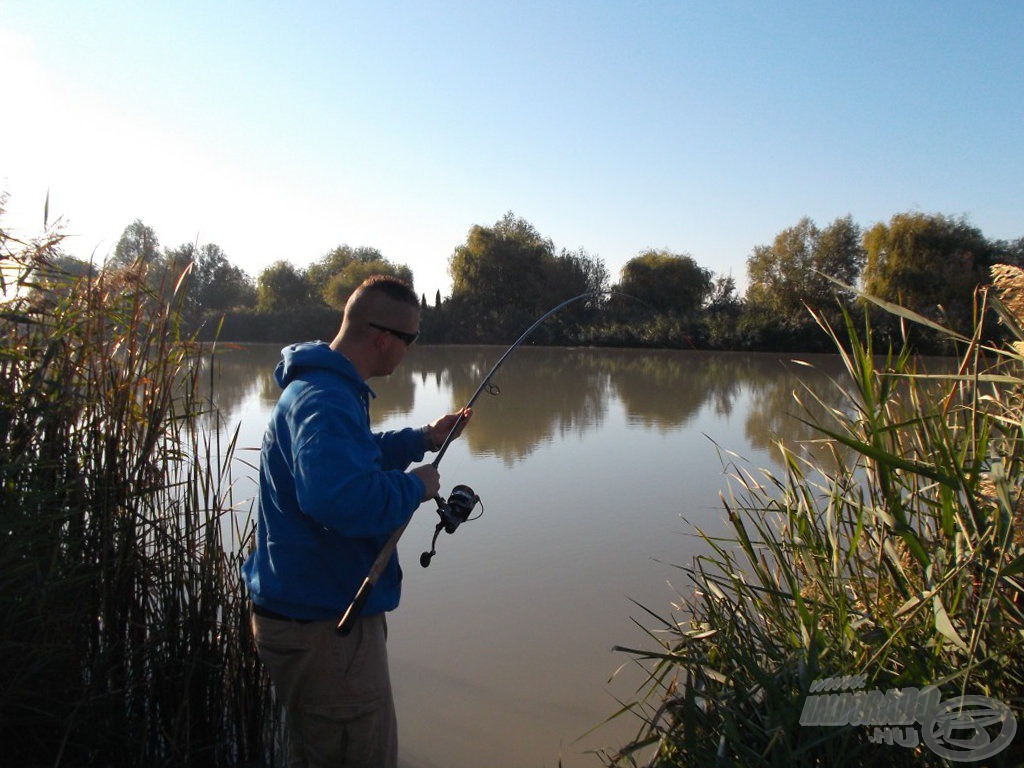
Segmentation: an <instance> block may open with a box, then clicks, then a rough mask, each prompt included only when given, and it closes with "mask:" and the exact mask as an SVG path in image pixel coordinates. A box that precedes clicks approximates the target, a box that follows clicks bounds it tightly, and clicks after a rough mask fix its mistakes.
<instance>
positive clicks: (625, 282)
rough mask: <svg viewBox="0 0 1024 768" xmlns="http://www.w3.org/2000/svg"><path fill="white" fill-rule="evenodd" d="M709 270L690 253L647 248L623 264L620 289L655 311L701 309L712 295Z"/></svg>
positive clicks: (688, 312) (672, 312) (679, 312)
mask: <svg viewBox="0 0 1024 768" xmlns="http://www.w3.org/2000/svg"><path fill="white" fill-rule="evenodd" d="M712 289H713V283H712V272H711V271H710V270H708V269H705V268H704V267H702V266H700V265H699V264H698V263H697V262H696V260H695V259H694V258H693V257H692V256H690V255H689V254H677V253H671V252H669V251H665V250H649V251H644V252H642V253H640V254H639V255H637V256H634V257H633V258H632V259H630V260H629V261H628V262H626V265H625V266H624V267H623V268H622V273H621V277H620V280H619V290H621V291H622V292H623V293H627V294H629V295H630V296H635V297H636V298H638V299H640V300H641V301H643V302H646V303H647V304H650V305H651V306H652V307H654V308H655V309H656V310H657V311H659V312H663V313H667V314H670V315H675V316H677V317H682V316H686V315H693V314H695V313H696V312H697V311H698V310H700V309H701V308H702V307H703V306H704V304H705V303H706V302H707V300H708V298H709V297H710V296H711V293H712Z"/></svg>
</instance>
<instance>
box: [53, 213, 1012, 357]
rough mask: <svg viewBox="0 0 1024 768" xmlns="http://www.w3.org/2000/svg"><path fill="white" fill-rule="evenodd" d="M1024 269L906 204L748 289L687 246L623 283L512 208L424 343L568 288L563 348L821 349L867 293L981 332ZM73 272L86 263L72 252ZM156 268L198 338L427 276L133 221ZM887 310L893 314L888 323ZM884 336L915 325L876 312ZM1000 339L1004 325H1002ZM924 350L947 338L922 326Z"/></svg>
mask: <svg viewBox="0 0 1024 768" xmlns="http://www.w3.org/2000/svg"><path fill="white" fill-rule="evenodd" d="M996 263H1009V264H1014V265H1018V266H1024V237H1021V238H1018V239H1016V240H1010V241H1007V240H990V239H988V238H986V237H985V236H984V235H983V234H982V232H981V231H980V230H979V229H978V228H977V227H975V226H973V225H972V224H971V223H970V222H969V221H967V220H966V219H965V218H963V217H954V216H947V215H943V214H926V213H920V212H905V213H898V214H895V215H894V216H892V218H891V219H890V220H889V221H888V222H879V223H877V224H874V225H873V226H871V227H869V228H866V229H865V228H862V227H861V226H860V225H858V224H857V223H856V222H855V221H854V220H853V218H852V217H851V216H845V217H840V218H837V219H835V220H834V221H832V222H831V223H829V224H827V225H825V226H823V227H821V226H819V225H817V224H816V223H815V222H814V221H813V220H811V219H810V218H807V217H804V218H802V219H800V221H798V222H797V223H796V224H794V225H793V226H791V227H788V228H786V229H783V230H782V231H780V232H779V233H778V234H777V235H776V237H775V238H774V240H773V241H772V242H771V243H767V244H761V245H756V246H754V248H753V249H752V251H751V253H750V254H749V256H748V257H747V260H746V270H747V274H746V277H747V288H746V291H745V292H744V293H743V294H740V293H739V291H738V290H737V283H736V280H735V278H734V277H733V276H732V275H731V274H717V275H716V274H714V273H713V272H712V271H711V270H709V269H707V268H706V267H703V266H701V265H700V264H699V263H698V262H697V260H696V259H694V257H693V256H691V255H690V254H688V253H673V252H671V251H668V250H647V251H643V252H641V253H639V254H638V255H636V256H635V257H633V258H631V259H630V260H629V261H628V262H627V263H626V264H625V266H624V267H623V268H622V270H621V271H620V273H619V275H618V276H617V277H618V279H617V280H616V281H613V279H612V275H611V274H610V273H609V271H608V269H607V267H606V266H605V264H604V261H603V260H602V259H601V258H599V257H598V256H595V255H592V254H590V253H588V252H587V251H586V250H584V249H582V248H580V249H578V250H568V249H565V248H562V249H560V250H559V249H556V247H555V245H554V243H553V242H552V241H551V239H550V238H546V237H544V236H543V235H542V234H541V233H540V232H538V231H537V230H536V228H535V227H534V226H533V225H532V224H530V223H529V222H528V221H526V220H524V219H522V218H519V217H517V216H515V215H514V214H513V213H511V212H509V213H507V214H506V215H505V216H504V217H503V218H501V219H500V220H498V221H497V222H495V223H494V224H493V225H490V226H483V225H476V226H473V227H472V228H471V229H470V231H469V233H468V235H467V237H466V241H465V242H464V243H462V244H460V245H458V246H456V247H455V249H454V251H453V253H452V255H451V256H450V258H449V263H448V272H449V276H450V277H451V286H452V287H451V294H450V295H449V296H446V297H442V296H441V293H440V291H438V292H437V293H436V294H435V296H434V297H432V301H428V298H427V296H426V295H421V303H422V310H423V319H422V331H423V332H422V340H423V342H424V343H503V342H507V341H509V340H511V339H513V338H515V337H516V336H517V335H518V333H520V332H521V331H522V330H523V329H524V328H525V327H526V326H528V325H529V323H530V322H532V320H534V319H535V318H536V317H538V316H539V315H540V314H542V313H543V312H544V311H545V310H547V309H549V308H551V307H552V306H554V305H555V304H557V303H559V302H561V301H563V300H564V299H566V298H569V297H571V296H575V295H577V294H582V293H590V292H593V293H602V298H600V299H595V300H593V301H588V302H579V303H578V304H577V305H573V306H571V307H569V308H567V310H566V311H565V312H563V313H560V314H559V315H557V316H555V317H554V318H552V321H551V322H549V323H547V324H546V325H545V326H544V327H542V328H541V329H539V330H538V334H537V341H538V342H542V343H550V344H570V345H599V346H642V347H668V348H701V349H721V350H772V351H783V350H785V351H815V350H819V349H820V350H825V349H826V348H827V347H828V341H827V339H825V338H824V336H823V335H822V334H820V333H819V331H818V328H817V323H816V321H815V319H814V317H813V316H812V312H814V313H818V314H819V315H821V316H824V317H825V318H826V319H829V320H830V321H834V320H835V319H836V318H837V317H839V316H840V315H841V313H842V312H844V311H865V310H867V309H869V305H867V304H865V303H864V302H863V301H862V300H859V299H858V298H857V296H856V293H855V292H854V291H851V290H849V289H860V290H862V291H863V292H864V293H867V294H870V295H872V296H874V297H877V298H878V299H880V300H882V301H887V302H891V303H897V304H899V305H901V306H903V307H906V308H907V309H910V310H912V311H914V312H917V313H919V314H921V315H923V316H925V317H927V318H928V319H930V320H934V321H935V322H937V323H939V324H942V325H945V326H947V327H950V328H953V329H954V330H967V329H969V328H970V327H971V325H972V321H973V318H974V314H975V312H976V308H975V289H976V288H977V287H978V286H979V285H982V284H985V283H987V282H988V280H989V277H988V271H989V269H990V268H991V266H992V265H993V264H996ZM63 266H64V268H65V270H66V271H67V272H68V273H71V274H74V275H80V274H83V273H84V272H85V271H86V270H87V269H88V268H89V265H87V264H85V263H83V262H80V261H78V260H76V259H73V258H70V257H66V258H65V259H64V260H63ZM128 267H134V268H139V267H142V268H145V269H147V270H148V272H149V274H150V276H151V277H150V280H151V281H162V282H164V283H172V284H173V285H175V286H176V287H177V288H178V289H179V290H180V292H181V295H182V298H181V307H182V311H183V314H184V316H185V317H186V319H187V322H188V323H189V324H190V325H191V327H192V328H194V329H196V330H197V331H198V332H199V334H200V336H201V337H208V338H209V337H212V336H213V335H218V336H219V338H222V339H227V340H234V341H277V342H287V341H295V340H300V339H303V338H314V337H320V338H322V337H324V336H326V335H329V334H332V333H333V332H334V331H335V330H336V327H337V324H338V319H339V314H338V313H339V311H340V310H341V309H342V308H343V307H344V305H345V301H346V300H347V298H348V296H349V295H350V294H351V292H352V291H353V290H354V289H355V287H356V286H358V285H359V283H361V282H362V281H363V279H365V278H366V277H367V276H369V275H371V274H380V273H383V274H391V275H395V276H397V277H399V278H401V279H403V280H405V281H407V282H408V283H410V284H414V276H413V273H412V270H411V269H410V268H409V267H408V266H407V265H404V264H399V263H396V262H393V261H391V260H389V259H386V258H385V257H384V256H383V255H382V254H381V253H380V251H379V250H377V249H376V248H372V247H367V246H362V247H351V246H349V245H339V246H337V247H335V248H333V249H332V250H330V251H328V252H327V253H326V254H324V255H323V256H321V257H320V258H319V259H317V260H315V261H313V262H312V263H310V264H308V265H306V266H299V265H296V264H294V263H293V262H291V261H287V260H280V261H277V262H275V263H273V264H271V265H270V266H269V267H267V268H266V269H264V270H263V271H262V272H261V273H260V274H259V275H258V276H257V277H255V278H254V277H252V276H251V275H249V274H248V273H246V272H245V271H244V270H242V269H241V268H240V267H238V266H237V265H234V264H232V263H231V262H230V260H229V259H228V257H227V255H226V254H225V253H224V252H223V250H222V249H221V248H220V247H219V246H217V245H215V244H212V243H211V244H206V245H203V246H198V245H195V244H184V245H180V246H178V247H176V248H172V249H163V250H161V248H160V245H159V241H158V238H157V235H156V233H155V232H154V231H153V230H152V229H151V228H150V227H148V226H147V225H146V224H144V223H143V222H142V221H140V220H136V221H135V222H133V223H132V224H130V225H129V226H128V227H127V228H126V229H125V230H124V233H123V234H122V236H121V238H120V240H119V241H118V243H117V245H116V247H115V249H114V252H113V254H112V256H111V258H110V259H109V261H108V263H107V264H106V265H104V268H105V269H124V268H128ZM887 317H888V318H889V319H888V320H886V318H887ZM876 322H878V323H879V324H880V325H878V326H877V327H876V331H877V332H878V333H879V334H880V335H881V336H882V337H883V338H884V336H885V335H886V334H887V333H889V334H893V335H894V336H895V335H897V334H900V333H902V332H904V329H902V328H900V327H899V322H898V319H893V318H892V316H890V315H885V314H882V313H879V315H878V317H877V318H876ZM992 332H993V333H995V332H996V329H992ZM917 333H918V337H919V338H918V344H919V347H920V348H921V349H922V351H941V350H930V349H929V345H930V344H931V343H932V342H933V341H934V339H931V338H929V337H928V336H927V335H926V333H927V332H926V331H917Z"/></svg>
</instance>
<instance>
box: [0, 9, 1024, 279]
mask: <svg viewBox="0 0 1024 768" xmlns="http://www.w3.org/2000/svg"><path fill="white" fill-rule="evenodd" d="M0 49H2V50H3V61H4V65H3V75H2V76H0V82H2V83H3V87H2V91H0V92H2V93H3V99H4V110H3V116H2V117H0V188H3V189H5V190H6V191H7V192H8V193H9V194H10V199H9V201H8V215H7V216H6V218H5V219H4V221H6V225H7V226H8V227H13V228H15V229H17V230H18V231H25V229H31V228H33V227H36V226H37V225H38V224H39V223H40V222H41V219H42V210H43V201H44V198H45V195H46V192H47V190H49V192H50V201H51V202H50V207H51V214H53V213H58V214H61V215H63V216H64V218H65V220H66V222H67V231H68V232H69V233H70V234H71V235H73V237H72V238H71V240H70V241H69V250H71V251H72V252H74V253H75V254H76V255H80V256H84V257H87V256H89V255H90V254H91V253H95V254H97V255H98V256H100V257H102V256H105V255H106V254H107V253H109V252H110V251H111V250H112V248H113V245H114V244H115V243H116V241H117V238H118V237H119V235H120V233H121V231H122V230H123V229H124V227H125V226H127V225H128V224H129V223H131V221H132V220H134V219H136V218H140V219H142V220H143V221H144V222H145V223H146V224H148V225H150V226H151V227H153V228H154V229H155V230H156V232H157V235H158V236H159V238H160V242H161V245H163V246H167V247H174V246H177V245H180V244H181V243H184V242H193V241H198V242H200V243H206V242H213V243H216V244H218V245H220V246H221V247H222V248H223V249H224V250H225V252H226V253H227V255H228V257H229V258H230V259H231V260H232V261H233V262H235V263H237V264H239V265H240V266H242V267H243V268H245V269H246V270H247V271H249V272H250V273H251V274H253V275H256V274H257V273H258V272H259V271H260V270H261V269H263V268H264V267H266V266H267V265H269V264H270V263H272V262H273V261H275V260H277V259H289V260H291V261H292V262H294V263H295V264H297V265H300V266H303V265H306V264H308V263H309V262H311V261H313V260H315V259H316V258H318V257H320V256H321V255H323V254H324V253H325V252H327V251H328V250H330V249H331V248H332V247H334V246H335V245H339V244H342V243H347V244H349V245H352V246H359V245H369V246H373V247H376V248H378V249H380V251H381V252H382V253H383V254H384V256H385V257H387V258H389V259H391V260H393V261H396V262H400V263H405V264H408V265H409V266H410V267H411V268H412V269H413V272H414V275H415V278H416V289H417V290H418V291H420V292H423V293H426V294H427V295H428V297H430V298H431V299H432V297H433V294H434V291H435V290H438V289H440V290H441V292H442V293H443V294H447V292H448V290H449V278H448V274H447V264H448V258H449V256H450V255H451V253H452V251H453V250H454V248H455V247H456V246H457V245H459V244H461V243H463V242H464V241H465V238H466V234H467V232H468V231H469V229H470V228H471V227H472V226H473V225H474V224H483V225H491V224H493V223H494V222H495V221H497V220H498V219H499V218H501V217H502V215H504V213H505V212H506V211H509V210H511V211H513V212H514V213H515V214H516V215H518V216H521V217H522V218H525V219H526V220H528V221H530V222H531V223H532V224H533V225H534V226H535V227H536V228H537V229H538V230H539V231H540V233H541V234H542V235H544V236H546V237H549V238H551V239H552V240H553V241H554V243H555V246H556V248H559V249H561V248H568V249H573V250H574V249H577V248H584V249H586V250H587V251H588V252H589V253H590V254H592V255H596V256H599V257H601V258H602V259H603V260H604V261H605V263H606V265H607V266H608V268H609V269H610V271H611V272H612V274H613V276H616V275H617V273H618V270H619V269H620V268H621V267H622V265H623V264H624V263H625V262H626V261H627V260H628V259H629V258H631V257H632V256H635V255H636V254H637V253H638V252H640V251H641V250H644V249H646V248H666V249H669V250H671V251H673V252H677V253H684V252H685V253H689V254H690V255H692V256H693V257H694V258H695V259H696V260H697V261H698V263H700V264H701V265H702V266H705V267H707V268H708V269H711V270H712V271H714V272H715V273H731V274H732V275H733V276H734V277H736V278H737V280H738V281H739V282H740V283H741V285H743V284H745V275H746V259H747V256H748V255H749V254H750V252H751V250H752V248H753V247H754V246H755V245H758V244H761V243H768V242H770V241H771V240H772V238H773V237H774V236H775V235H776V234H777V233H778V232H779V231H780V230H782V229H785V228H786V227H789V226H792V225H793V224H795V223H796V222H797V221H798V220H799V219H800V218H801V217H802V216H810V217H811V218H812V219H814V220H815V221H816V222H817V223H818V224H819V225H824V224H827V223H828V222H830V221H832V220H833V219H834V218H836V217H837V216H844V215H846V214H848V213H849V214H852V216H853V218H854V219H855V220H856V221H857V222H858V223H860V224H861V225H863V226H870V225H871V224H874V223H875V222H877V221H887V220H888V219H889V218H890V217H891V216H892V215H893V214H894V213H897V212H901V211H907V210H916V211H924V212H927V213H932V212H938V213H944V214H950V215H956V216H960V215H964V216H966V217H968V218H969V219H970V220H971V221H972V222H973V223H974V224H975V225H976V226H978V227H979V228H980V229H981V230H982V232H983V233H984V234H985V235H986V236H988V237H990V238H1005V239H1010V238H1017V237H1020V236H1022V235H1024V216H1022V213H1024V141H1022V138H1024V131H1022V125H1024V108H1022V100H1024V2H1017V1H1016V0H1004V1H1003V2H986V1H984V0H981V1H979V0H975V1H974V2H943V1H942V0H932V1H930V2H902V1H901V0H897V1H895V2H894V1H893V0H889V1H888V2H844V3H839V2H820V1H818V2H770V3H768V2H704V3H696V2H682V1H680V2H640V1H639V0H633V1H631V2H600V1H599V0H591V1H590V2H571V3H563V2H555V1H554V0H545V1H544V2H514V3H513V2H465V3H446V2H416V3H414V2H386V1H382V2H365V0H364V1H362V2H342V1H341V0H338V1H337V2H325V1H318V2H295V3H284V2H273V3H272V2H258V1H253V0H247V1H246V2H212V1H210V0H207V2H201V3H200V2H191V1H179V2H173V3H169V2H107V1H104V0H92V1H91V2H74V1H73V0H66V1H65V2H52V1H48V0H14V1H11V0H0Z"/></svg>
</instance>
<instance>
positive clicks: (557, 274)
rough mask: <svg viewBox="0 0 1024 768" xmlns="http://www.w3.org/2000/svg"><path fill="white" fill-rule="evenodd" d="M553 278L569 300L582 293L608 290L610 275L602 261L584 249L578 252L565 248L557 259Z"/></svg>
mask: <svg viewBox="0 0 1024 768" xmlns="http://www.w3.org/2000/svg"><path fill="white" fill-rule="evenodd" d="M552 278H553V280H554V282H555V284H556V285H557V286H558V287H559V289H562V290H561V293H562V294H565V296H564V298H568V297H570V296H576V295H579V294H581V293H592V292H595V291H605V290H607V289H608V281H609V274H608V268H607V267H605V265H604V262H603V261H602V260H601V259H599V258H597V257H596V256H591V255H590V254H589V253H587V252H586V251H585V250H583V249H582V248H580V249H579V250H576V251H568V250H566V249H564V248H563V249H562V252H561V253H560V254H559V255H558V258H557V259H556V262H555V269H554V274H553V275H552ZM553 298H557V297H553Z"/></svg>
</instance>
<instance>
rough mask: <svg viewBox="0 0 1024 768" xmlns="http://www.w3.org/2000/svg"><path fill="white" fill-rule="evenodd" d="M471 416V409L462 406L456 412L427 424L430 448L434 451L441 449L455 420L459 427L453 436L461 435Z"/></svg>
mask: <svg viewBox="0 0 1024 768" xmlns="http://www.w3.org/2000/svg"><path fill="white" fill-rule="evenodd" d="M460 417H461V418H462V421H461V422H459V418H460ZM472 417H473V409H472V408H464V409H463V410H461V411H459V412H458V413H449V414H448V415H447V416H442V417H441V418H440V419H438V420H437V421H434V422H431V423H430V424H428V425H427V435H428V437H429V440H430V450H431V451H435V452H436V451H439V450H441V446H442V445H443V444H444V439H445V438H446V437H448V433H449V432H451V431H452V427H454V426H455V424H456V422H458V423H459V427H458V429H457V431H456V432H455V437H458V436H459V435H461V434H462V430H463V429H465V428H466V424H467V423H468V422H469V420H470V419H471V418H472ZM453 439H454V438H453Z"/></svg>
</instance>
